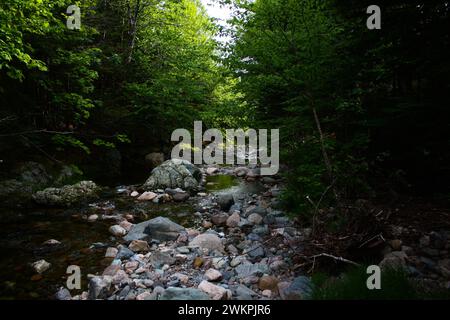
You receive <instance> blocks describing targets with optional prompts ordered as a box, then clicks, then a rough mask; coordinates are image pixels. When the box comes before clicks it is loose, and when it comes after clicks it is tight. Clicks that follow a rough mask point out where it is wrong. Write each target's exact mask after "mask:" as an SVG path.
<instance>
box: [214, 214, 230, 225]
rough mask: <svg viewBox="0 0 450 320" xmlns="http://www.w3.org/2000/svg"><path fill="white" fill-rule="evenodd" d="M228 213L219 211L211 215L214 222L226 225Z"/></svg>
mask: <svg viewBox="0 0 450 320" xmlns="http://www.w3.org/2000/svg"><path fill="white" fill-rule="evenodd" d="M227 219H228V214H226V213H223V212H222V213H217V214H215V215H213V216H212V217H211V221H212V223H214V224H215V225H216V226H224V225H225V224H226V223H227Z"/></svg>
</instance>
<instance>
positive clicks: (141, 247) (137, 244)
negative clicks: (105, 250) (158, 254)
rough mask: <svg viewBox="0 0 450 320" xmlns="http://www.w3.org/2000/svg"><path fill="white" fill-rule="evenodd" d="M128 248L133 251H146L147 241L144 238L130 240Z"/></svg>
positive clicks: (147, 248)
mask: <svg viewBox="0 0 450 320" xmlns="http://www.w3.org/2000/svg"><path fill="white" fill-rule="evenodd" d="M128 249H130V250H131V251H134V252H147V251H149V250H150V247H149V246H148V243H147V241H144V240H133V241H131V243H130V245H129V246H128Z"/></svg>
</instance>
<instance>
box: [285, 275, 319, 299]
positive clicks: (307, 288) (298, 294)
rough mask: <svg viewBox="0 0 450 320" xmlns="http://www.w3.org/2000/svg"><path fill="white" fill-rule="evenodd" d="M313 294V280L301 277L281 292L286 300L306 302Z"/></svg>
mask: <svg viewBox="0 0 450 320" xmlns="http://www.w3.org/2000/svg"><path fill="white" fill-rule="evenodd" d="M312 292H313V284H312V282H311V279H309V278H308V277H304V276H300V277H297V278H295V279H294V281H292V283H291V284H290V285H289V286H288V287H287V288H285V289H284V290H280V295H281V298H282V299H284V300H305V299H309V298H310V297H311V294H312Z"/></svg>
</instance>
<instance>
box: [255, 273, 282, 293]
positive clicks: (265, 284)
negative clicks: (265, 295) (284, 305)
mask: <svg viewBox="0 0 450 320" xmlns="http://www.w3.org/2000/svg"><path fill="white" fill-rule="evenodd" d="M258 287H259V289H260V290H270V291H272V292H277V291H278V279H277V278H275V277H273V276H267V275H266V276H262V277H261V278H260V279H259V283H258Z"/></svg>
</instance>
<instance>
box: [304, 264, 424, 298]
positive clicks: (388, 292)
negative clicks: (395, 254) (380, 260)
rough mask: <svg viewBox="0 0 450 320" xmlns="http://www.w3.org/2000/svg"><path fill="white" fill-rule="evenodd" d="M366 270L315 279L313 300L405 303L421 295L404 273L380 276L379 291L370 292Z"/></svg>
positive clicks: (357, 269) (396, 272) (358, 269)
mask: <svg viewBox="0 0 450 320" xmlns="http://www.w3.org/2000/svg"><path fill="white" fill-rule="evenodd" d="M368 277H369V275H368V274H367V273H366V268H365V267H360V268H354V269H351V270H349V271H348V272H346V273H344V274H342V275H341V276H339V277H338V278H337V279H335V278H329V277H327V276H324V275H322V274H317V275H314V276H313V278H312V280H313V283H314V291H313V294H312V297H311V298H312V299H314V300H402V299H404V300H408V299H419V298H421V297H423V293H421V292H420V291H419V290H417V289H416V288H415V287H414V286H413V285H412V283H411V282H410V280H409V279H408V278H407V275H406V273H405V272H404V271H400V270H393V269H390V270H386V271H382V272H381V289H380V290H369V289H368V288H367V284H366V282H367V278H368Z"/></svg>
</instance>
